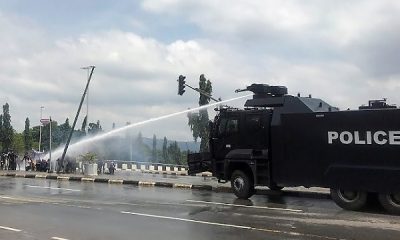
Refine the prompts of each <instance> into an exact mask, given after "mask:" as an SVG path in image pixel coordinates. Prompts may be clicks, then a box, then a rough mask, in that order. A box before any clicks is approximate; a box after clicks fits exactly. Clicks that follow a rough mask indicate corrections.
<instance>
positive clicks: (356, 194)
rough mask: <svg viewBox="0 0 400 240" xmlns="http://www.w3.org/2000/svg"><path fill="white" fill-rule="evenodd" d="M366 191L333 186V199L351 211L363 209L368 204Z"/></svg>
mask: <svg viewBox="0 0 400 240" xmlns="http://www.w3.org/2000/svg"><path fill="white" fill-rule="evenodd" d="M367 196H368V194H367V193H366V192H362V191H349V190H343V189H340V188H331V198H332V200H333V201H334V202H335V203H336V204H337V205H338V206H339V207H341V208H343V209H346V210H351V211H357V210H360V209H362V208H363V207H364V206H365V205H366V204H367Z"/></svg>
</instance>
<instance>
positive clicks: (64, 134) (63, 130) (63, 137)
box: [58, 118, 72, 143]
mask: <svg viewBox="0 0 400 240" xmlns="http://www.w3.org/2000/svg"><path fill="white" fill-rule="evenodd" d="M71 128H72V127H71V125H69V118H66V119H65V122H64V123H63V124H61V125H60V126H58V129H59V131H60V143H66V142H67V139H68V136H69V133H70V132H71Z"/></svg>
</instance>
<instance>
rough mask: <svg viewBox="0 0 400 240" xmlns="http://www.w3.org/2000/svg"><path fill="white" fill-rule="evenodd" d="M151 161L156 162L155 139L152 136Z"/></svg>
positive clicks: (154, 136)
mask: <svg viewBox="0 0 400 240" xmlns="http://www.w3.org/2000/svg"><path fill="white" fill-rule="evenodd" d="M151 161H152V162H157V137H156V135H155V134H153V149H152V151H151Z"/></svg>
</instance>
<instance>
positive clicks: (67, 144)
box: [61, 66, 95, 162]
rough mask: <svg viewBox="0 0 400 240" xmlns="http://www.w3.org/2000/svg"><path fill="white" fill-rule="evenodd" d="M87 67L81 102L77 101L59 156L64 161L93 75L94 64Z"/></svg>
mask: <svg viewBox="0 0 400 240" xmlns="http://www.w3.org/2000/svg"><path fill="white" fill-rule="evenodd" d="M89 67H90V68H91V71H90V75H89V77H88V80H87V83H86V87H85V90H84V91H83V94H82V97H81V102H80V103H79V107H78V111H77V112H76V116H75V119H74V123H73V124H72V127H71V131H70V133H69V136H68V139H67V142H66V143H65V147H64V152H63V154H62V156H61V162H64V158H65V154H67V150H68V146H69V143H70V142H71V137H72V134H73V132H74V129H75V125H76V122H77V121H78V117H79V113H80V112H81V108H82V104H83V101H84V100H85V96H86V93H87V90H88V88H89V83H90V80H91V79H92V76H93V71H94V69H95V66H89Z"/></svg>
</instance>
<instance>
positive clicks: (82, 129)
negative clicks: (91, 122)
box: [81, 116, 87, 135]
mask: <svg viewBox="0 0 400 240" xmlns="http://www.w3.org/2000/svg"><path fill="white" fill-rule="evenodd" d="M86 126H87V116H85V118H84V119H83V121H82V127H81V132H82V133H83V135H86Z"/></svg>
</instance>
